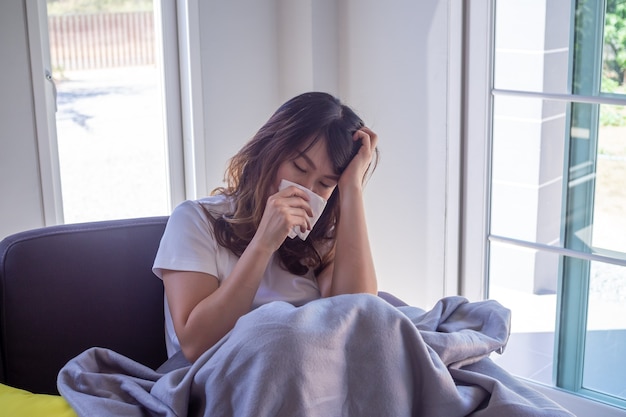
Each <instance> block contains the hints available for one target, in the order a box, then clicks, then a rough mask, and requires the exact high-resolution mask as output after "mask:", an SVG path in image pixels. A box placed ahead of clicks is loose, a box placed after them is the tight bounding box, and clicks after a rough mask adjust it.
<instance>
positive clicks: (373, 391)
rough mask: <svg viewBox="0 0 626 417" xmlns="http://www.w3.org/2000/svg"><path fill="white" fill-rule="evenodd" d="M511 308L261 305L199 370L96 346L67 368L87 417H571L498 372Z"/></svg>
mask: <svg viewBox="0 0 626 417" xmlns="http://www.w3.org/2000/svg"><path fill="white" fill-rule="evenodd" d="M509 315H510V313H509V311H508V310H507V309H505V308H503V307H502V306H501V305H500V304H498V303H497V302H495V301H483V302H477V303H469V302H467V300H465V299H464V298H461V297H450V298H444V299H442V300H441V301H440V302H438V303H437V305H436V306H435V307H434V308H433V309H432V310H430V311H428V312H426V311H423V310H421V309H418V308H416V307H399V308H396V307H393V306H391V305H390V304H389V303H387V302H386V301H384V300H382V299H380V298H379V297H375V296H370V295H362V294H361V295H343V296H337V297H331V298H326V299H321V300H318V301H314V302H311V303H308V304H306V305H305V306H302V307H298V308H296V307H293V306H292V305H290V304H287V303H283V302H274V303H270V304H267V305H265V306H262V307H260V308H258V309H256V310H254V311H252V312H250V313H249V314H247V315H246V316H244V317H242V318H241V319H240V320H239V321H238V322H237V324H236V326H235V328H234V329H233V330H232V331H231V332H230V333H229V334H227V335H226V336H225V337H224V338H223V339H222V340H221V341H220V342H219V343H218V344H216V345H215V346H214V347H212V348H211V349H209V350H208V351H207V352H205V353H204V354H203V355H202V356H201V357H200V358H199V359H198V360H197V361H196V362H195V363H193V364H188V363H185V361H182V363H180V362H179V363H178V364H177V362H176V359H173V360H172V361H171V362H170V363H169V364H166V366H164V367H161V368H160V369H159V370H157V371H155V370H152V369H149V368H147V367H145V366H143V365H141V364H139V363H137V362H134V361H132V360H130V359H129V358H126V357H124V356H122V355H119V354H117V353H115V352H113V351H110V350H107V349H102V348H93V349H90V350H88V351H85V352H84V353H82V354H81V355H79V356H77V357H76V358H74V359H72V360H71V361H69V362H68V363H67V365H66V366H65V367H64V368H63V369H62V370H61V372H60V373H59V377H58V388H59V392H60V393H61V395H63V396H64V397H65V398H66V399H67V401H68V402H69V403H70V404H71V406H72V407H73V408H74V410H75V411H76V412H77V413H78V415H79V416H111V415H120V416H254V417H260V416H290V417H292V416H320V417H322V416H323V417H329V416H377V417H383V416H384V417H386V416H392V417H396V416H445V417H454V416H468V415H472V416H477V417H479V416H484V417H491V416H494V417H495V416H498V417H500V416H508V417H511V416H512V417H515V416H571V414H569V413H568V412H566V411H565V410H563V409H562V408H560V407H559V406H557V405H556V404H555V403H553V402H551V401H550V400H548V399H547V398H546V397H544V396H543V395H541V394H539V393H537V392H536V391H533V390H532V389H530V388H529V387H528V386H526V385H525V384H523V383H522V382H520V381H519V380H517V379H515V378H513V377H511V376H510V375H509V374H508V373H506V372H505V371H504V370H502V369H501V368H499V367H498V366H496V365H495V364H494V363H493V362H492V361H491V360H490V359H489V358H488V356H489V355H490V354H491V353H492V352H495V351H501V350H502V349H503V348H504V346H505V345H506V341H507V338H508V334H509V318H510V317H509Z"/></svg>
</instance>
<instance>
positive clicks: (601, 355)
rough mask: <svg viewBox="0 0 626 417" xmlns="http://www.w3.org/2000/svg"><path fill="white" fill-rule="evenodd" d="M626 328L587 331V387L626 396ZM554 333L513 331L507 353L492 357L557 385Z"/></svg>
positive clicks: (520, 372)
mask: <svg viewBox="0 0 626 417" xmlns="http://www.w3.org/2000/svg"><path fill="white" fill-rule="evenodd" d="M624 346H626V329H619V330H592V331H589V332H588V333H587V340H586V346H585V352H586V356H585V366H584V371H583V385H584V387H585V388H587V389H590V390H594V391H599V392H603V393H606V394H609V395H614V396H616V397H621V398H624V399H626V360H624V357H623V353H624ZM553 352H554V333H552V332H529V333H512V334H511V336H510V339H509V343H508V345H507V347H506V349H505V351H504V353H503V354H502V355H501V356H499V355H492V359H493V360H494V361H495V362H496V363H497V364H499V365H500V366H502V367H503V368H504V369H506V370H507V371H509V372H511V373H512V374H514V375H517V376H520V377H522V378H527V379H530V380H533V381H537V382H539V383H543V384H547V385H553V384H554V383H553V378H554V377H553V374H554V362H553V356H554V355H553Z"/></svg>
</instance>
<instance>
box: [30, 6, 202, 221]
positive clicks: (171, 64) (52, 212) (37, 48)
mask: <svg viewBox="0 0 626 417" xmlns="http://www.w3.org/2000/svg"><path fill="white" fill-rule="evenodd" d="M189 3H193V4H196V8H197V0H186V1H181V2H174V1H173V0H154V18H155V23H157V24H158V25H159V26H156V25H155V28H157V27H158V28H159V29H160V30H157V31H156V34H157V45H156V47H157V51H156V56H157V59H158V60H159V64H160V65H159V67H160V69H161V74H160V80H159V81H160V85H161V86H162V88H163V91H162V95H163V109H162V110H163V115H164V121H165V127H164V129H165V132H164V136H165V141H166V164H167V181H168V197H169V198H168V200H169V201H168V204H169V208H170V211H171V209H172V208H173V207H175V206H176V205H178V204H179V203H181V202H182V201H184V200H185V199H186V198H187V195H189V193H193V186H192V187H189V186H188V185H186V182H187V183H188V182H189V180H187V178H188V175H186V173H185V169H186V167H188V166H193V165H194V164H192V163H191V162H187V163H185V162H186V161H185V159H189V161H191V160H193V159H198V157H197V156H196V154H195V153H193V152H191V151H187V150H186V148H189V147H190V146H192V144H193V143H194V142H193V141H191V140H186V141H185V140H184V139H183V137H184V132H185V131H186V130H185V126H183V123H184V113H183V112H184V111H185V107H184V103H183V97H182V96H183V94H182V91H181V87H182V88H185V87H186V86H188V80H189V79H190V76H189V72H186V70H187V67H186V66H184V65H181V64H180V60H181V59H184V58H185V56H193V53H189V51H188V50H187V55H182V54H181V51H180V49H179V44H181V45H182V47H183V48H184V47H185V46H186V45H187V44H185V43H183V42H182V41H180V42H179V38H188V37H189V35H188V33H189V32H188V29H189V27H190V24H189V23H188V21H189V19H185V16H187V15H186V14H185V13H188V12H189V6H188V4H189ZM25 6H26V20H27V22H26V24H27V28H28V46H29V53H30V64H31V68H30V69H31V78H32V83H33V102H34V107H35V114H34V119H35V127H36V135H37V151H38V158H39V175H40V180H41V184H42V187H41V189H42V213H43V220H44V222H43V224H44V225H45V226H52V225H57V224H62V223H64V216H63V195H62V189H61V173H60V166H59V152H58V142H57V127H56V117H55V114H56V87H55V85H54V80H53V79H52V66H51V60H50V48H49V39H48V14H47V2H46V0H25ZM192 16H196V19H197V13H195V14H192ZM197 48H198V47H197V46H196V51H197ZM196 55H197V54H196ZM188 88H189V89H190V87H188ZM194 124H196V125H197V124H198V122H197V120H194ZM187 131H188V129H187ZM200 142H202V141H200ZM202 155H203V154H202ZM196 165H197V163H196Z"/></svg>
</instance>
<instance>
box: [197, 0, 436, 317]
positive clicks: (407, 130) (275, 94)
mask: <svg viewBox="0 0 626 417" xmlns="http://www.w3.org/2000/svg"><path fill="white" fill-rule="evenodd" d="M447 19H448V4H447V2H443V1H436V0H430V1H421V2H414V1H410V0H394V1H390V2H380V1H376V0H370V1H364V0H341V1H339V0H338V1H333V0H299V1H287V0H276V1H263V2H259V1H254V0H247V1H236V2H217V1H216V2H200V7H199V22H200V28H201V29H200V30H201V40H200V45H201V46H200V48H201V56H202V74H203V79H202V82H203V90H202V91H203V109H204V111H203V115H204V119H203V121H202V123H203V124H204V127H205V128H204V131H205V140H206V148H205V149H206V161H207V163H206V175H207V189H206V190H204V192H205V193H206V192H208V191H209V190H210V189H212V188H214V187H215V186H218V185H221V179H222V176H223V171H224V166H225V163H226V161H227V159H228V158H229V157H230V156H232V155H233V154H234V153H235V152H236V150H237V149H238V148H239V147H240V146H241V145H242V144H243V143H244V142H245V141H246V140H247V139H248V138H250V137H251V136H252V135H253V134H254V132H255V131H256V129H258V128H259V127H260V126H261V124H262V123H263V122H264V121H265V120H266V119H267V118H268V117H269V115H270V114H271V113H272V112H273V111H274V110H275V109H276V107H277V106H278V105H279V104H280V103H282V102H283V101H284V100H286V99H288V98H290V97H292V96H294V95H296V94H298V93H301V92H303V91H308V90H322V91H328V92H330V93H333V94H336V95H338V96H339V97H340V98H341V99H342V100H343V101H344V102H346V103H347V104H349V105H351V106H352V107H353V108H354V109H355V110H356V111H357V113H359V114H360V115H361V116H362V117H363V118H364V120H365V121H366V123H367V124H368V125H370V127H372V128H373V129H374V130H375V131H376V132H377V133H378V134H379V136H380V145H379V146H380V149H381V152H382V159H381V162H380V165H379V167H378V169H377V171H376V173H375V175H374V177H373V178H372V180H371V181H370V183H369V185H368V188H367V193H366V198H367V210H368V220H369V224H370V234H371V240H372V245H373V250H374V253H375V260H376V267H377V271H378V274H379V277H380V283H381V289H383V290H388V291H391V292H393V293H395V294H398V295H400V296H402V298H404V299H405V300H407V301H409V302H411V303H414V304H418V305H423V306H429V305H431V304H432V303H434V302H435V301H436V300H437V299H439V298H441V297H442V296H443V295H444V278H443V275H444V245H445V241H444V236H445V202H446V172H447V171H446V158H447V154H446V148H447V126H446V117H447V116H446V115H447V101H446V97H447V82H448V80H447V60H448V55H447V44H448V25H447V23H448V20H447ZM199 194H202V191H199Z"/></svg>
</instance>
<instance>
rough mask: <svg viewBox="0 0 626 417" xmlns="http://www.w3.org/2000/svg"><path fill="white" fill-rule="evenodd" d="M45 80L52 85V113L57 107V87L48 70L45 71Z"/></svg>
mask: <svg viewBox="0 0 626 417" xmlns="http://www.w3.org/2000/svg"><path fill="white" fill-rule="evenodd" d="M46 80H48V82H50V84H52V98H53V100H54V112H55V113H56V111H57V110H58V106H57V85H56V84H55V82H54V78H53V77H52V73H51V72H50V70H46Z"/></svg>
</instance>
